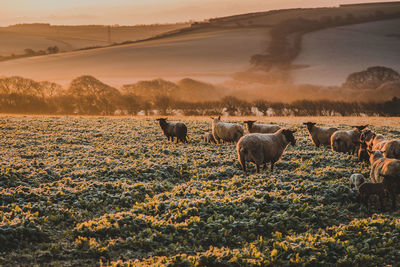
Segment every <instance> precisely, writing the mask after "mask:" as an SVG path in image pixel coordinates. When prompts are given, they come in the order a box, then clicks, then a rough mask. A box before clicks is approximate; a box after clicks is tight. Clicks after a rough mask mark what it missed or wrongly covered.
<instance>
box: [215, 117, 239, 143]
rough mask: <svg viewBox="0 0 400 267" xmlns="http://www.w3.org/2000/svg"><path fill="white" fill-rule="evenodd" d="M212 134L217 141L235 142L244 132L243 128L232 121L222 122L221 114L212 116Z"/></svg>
mask: <svg viewBox="0 0 400 267" xmlns="http://www.w3.org/2000/svg"><path fill="white" fill-rule="evenodd" d="M211 119H212V127H211V130H212V134H213V136H214V139H215V141H216V142H217V143H221V141H224V142H237V141H238V140H239V139H240V138H241V137H242V136H243V134H244V130H243V128H242V127H241V126H240V125H238V124H234V123H228V122H222V121H221V116H219V117H218V118H212V117H211Z"/></svg>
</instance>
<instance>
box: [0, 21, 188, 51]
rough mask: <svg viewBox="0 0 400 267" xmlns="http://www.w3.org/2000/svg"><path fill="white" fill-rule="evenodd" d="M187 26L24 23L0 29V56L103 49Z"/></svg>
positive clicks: (182, 24)
mask: <svg viewBox="0 0 400 267" xmlns="http://www.w3.org/2000/svg"><path fill="white" fill-rule="evenodd" d="M187 26H189V24H188V23H179V24H165V25H138V26H113V27H111V28H110V40H109V35H108V30H109V29H108V27H106V26H102V25H92V26H51V25H48V24H33V25H32V24H26V25H17V26H15V25H14V26H9V27H0V56H10V55H11V54H24V49H25V48H31V49H33V50H34V51H39V50H46V49H47V48H48V47H49V46H55V45H56V46H58V47H59V48H60V51H71V50H75V49H80V48H85V47H92V46H106V45H110V41H111V43H121V42H125V41H136V40H142V39H146V38H150V37H153V36H156V35H159V34H162V33H166V32H169V31H173V30H177V29H181V28H184V27H187Z"/></svg>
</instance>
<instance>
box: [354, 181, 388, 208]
mask: <svg viewBox="0 0 400 267" xmlns="http://www.w3.org/2000/svg"><path fill="white" fill-rule="evenodd" d="M358 193H359V194H360V200H361V204H364V205H366V206H367V208H368V207H369V197H370V196H372V195H377V196H378V197H379V203H380V206H381V209H382V210H383V198H384V197H385V186H384V185H383V183H363V184H361V185H360V187H359V188H358Z"/></svg>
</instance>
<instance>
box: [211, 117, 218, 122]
mask: <svg viewBox="0 0 400 267" xmlns="http://www.w3.org/2000/svg"><path fill="white" fill-rule="evenodd" d="M210 118H211V119H212V120H213V122H219V121H221V116H218V118H214V117H210Z"/></svg>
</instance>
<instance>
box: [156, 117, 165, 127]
mask: <svg viewBox="0 0 400 267" xmlns="http://www.w3.org/2000/svg"><path fill="white" fill-rule="evenodd" d="M156 121H158V122H159V123H160V126H163V125H165V124H167V118H158V119H156Z"/></svg>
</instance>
